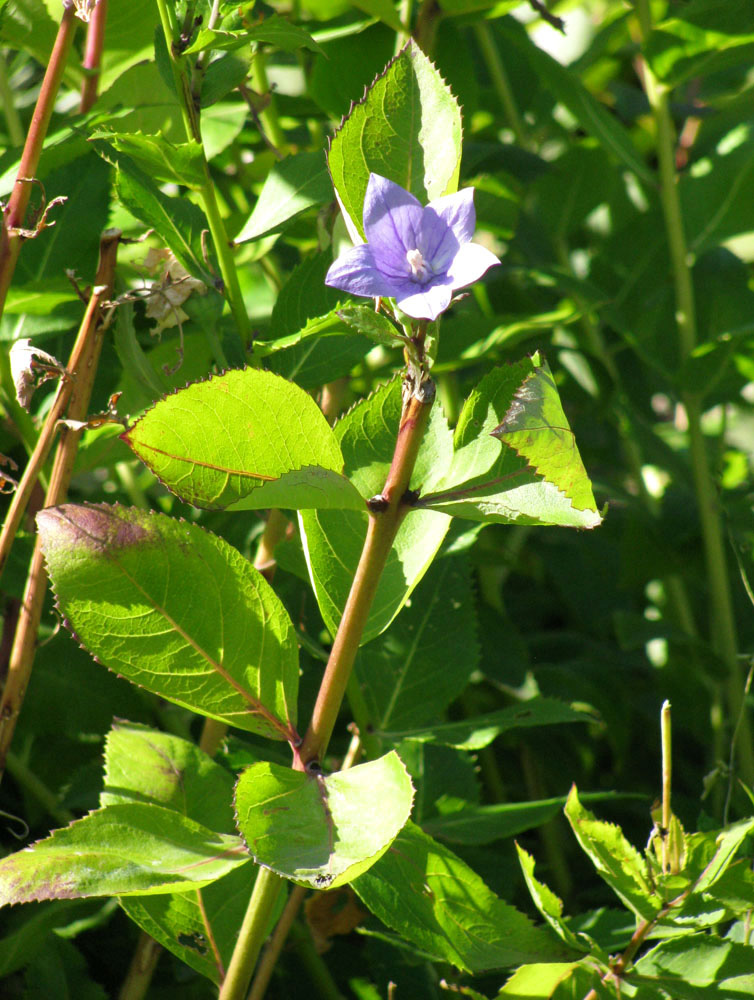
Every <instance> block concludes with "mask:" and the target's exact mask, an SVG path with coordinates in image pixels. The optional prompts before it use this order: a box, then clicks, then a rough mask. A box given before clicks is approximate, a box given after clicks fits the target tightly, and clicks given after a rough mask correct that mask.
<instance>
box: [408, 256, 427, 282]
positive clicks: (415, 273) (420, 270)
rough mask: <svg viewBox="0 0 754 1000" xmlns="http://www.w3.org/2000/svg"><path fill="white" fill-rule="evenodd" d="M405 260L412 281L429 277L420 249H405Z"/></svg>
mask: <svg viewBox="0 0 754 1000" xmlns="http://www.w3.org/2000/svg"><path fill="white" fill-rule="evenodd" d="M406 260H407V261H408V266H409V267H410V268H411V277H412V278H413V279H414V281H426V280H427V278H428V277H429V271H428V270H427V267H426V265H425V263H424V258H423V257H422V253H421V250H407V251H406Z"/></svg>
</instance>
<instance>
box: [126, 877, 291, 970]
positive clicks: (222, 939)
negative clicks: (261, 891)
mask: <svg viewBox="0 0 754 1000" xmlns="http://www.w3.org/2000/svg"><path fill="white" fill-rule="evenodd" d="M258 871H259V869H258V868H257V867H256V866H253V865H242V866H241V867H239V868H236V869H235V870H234V871H232V872H229V873H228V874H227V875H225V876H223V878H220V879H217V881H215V882H213V883H212V884H211V885H206V886H204V887H203V888H201V889H196V890H190V891H187V892H170V893H160V894H159V895H151V896H121V897H120V905H121V907H122V908H123V909H124V910H125V911H126V913H127V914H128V915H129V917H130V918H131V919H132V920H134V921H136V923H137V924H138V925H139V927H141V929H142V930H144V931H146V932H147V934H149V935H150V937H153V938H154V939H155V941H157V942H159V943H160V944H161V945H162V946H163V947H164V948H167V949H168V950H169V951H171V952H172V953H173V954H174V955H177V956H178V958H179V959H181V961H182V962H185V963H186V965H188V966H189V967H190V968H192V969H195V970H196V971H197V972H199V973H201V975H203V976H206V977H207V978H208V979H211V980H212V981H213V982H215V983H220V982H222V980H223V978H224V975H225V970H226V969H227V968H228V964H229V963H230V960H231V956H232V955H233V949H234V947H235V945H236V942H237V940H238V928H239V927H240V926H241V923H242V921H243V917H244V914H245V912H246V910H247V909H248V906H249V896H250V895H251V890H252V888H253V885H254V878H255V876H256V873H257V872H258ZM276 916H277V912H276ZM270 929H271V928H270Z"/></svg>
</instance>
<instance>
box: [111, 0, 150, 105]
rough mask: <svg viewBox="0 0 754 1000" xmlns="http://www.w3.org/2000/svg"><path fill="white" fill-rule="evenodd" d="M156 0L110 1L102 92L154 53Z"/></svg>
mask: <svg viewBox="0 0 754 1000" xmlns="http://www.w3.org/2000/svg"><path fill="white" fill-rule="evenodd" d="M154 24H155V16H154V3H153V0H108V5H107V44H105V45H103V47H102V68H101V71H100V90H101V91H102V92H104V91H105V90H107V89H108V88H109V87H110V86H111V85H112V84H113V83H114V82H115V81H116V80H117V79H118V77H120V76H121V75H122V74H123V73H125V72H126V71H127V70H129V69H130V68H131V67H132V66H136V65H137V63H141V62H144V61H145V60H147V59H151V58H152V56H153V54H154Z"/></svg>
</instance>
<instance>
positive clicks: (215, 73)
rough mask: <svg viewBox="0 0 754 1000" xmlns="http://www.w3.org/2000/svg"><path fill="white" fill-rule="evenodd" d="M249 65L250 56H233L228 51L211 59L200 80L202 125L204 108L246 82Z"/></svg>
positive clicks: (215, 102)
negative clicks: (218, 57) (219, 56)
mask: <svg viewBox="0 0 754 1000" xmlns="http://www.w3.org/2000/svg"><path fill="white" fill-rule="evenodd" d="M250 66H251V56H250V55H246V54H244V55H243V56H234V55H231V54H230V53H228V54H227V55H224V56H222V57H221V58H220V59H213V61H212V62H211V63H210V64H209V66H208V67H207V72H206V73H205V74H204V79H203V80H202V96H201V101H202V127H203V126H204V109H205V108H210V107H212V105H213V104H217V102H218V101H221V100H222V99H223V97H226V96H227V95H228V94H230V93H231V91H233V90H235V89H236V87H239V86H241V84H242V83H245V82H246V78H247V77H248V75H249V69H250Z"/></svg>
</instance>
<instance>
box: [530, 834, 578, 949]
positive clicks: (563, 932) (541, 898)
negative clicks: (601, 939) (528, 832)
mask: <svg viewBox="0 0 754 1000" xmlns="http://www.w3.org/2000/svg"><path fill="white" fill-rule="evenodd" d="M516 852H517V854H518V861H519V864H520V865H521V871H522V872H523V874H524V881H525V882H526V887H527V889H528V890H529V894H530V895H531V898H532V899H533V901H534V905H535V906H536V908H537V909H538V910H539V912H540V913H541V914H542V916H543V917H544V919H545V920H546V921H547V923H548V924H549V925H550V927H552V929H553V930H554V931H555V933H556V934H557V935H558V937H559V938H561V939H562V940H563V941H565V943H566V944H567V945H568V946H569V947H570V948H573V949H574V950H575V951H588V950H589V946H588V945H587V944H586V943H585V942H584V941H583V940H579V938H577V937H576V935H575V934H574V933H573V931H572V930H571V929H570V927H569V926H568V925H567V924H566V923H565V921H564V920H563V901H562V900H561V899H559V898H558V897H557V896H556V895H555V893H554V892H553V891H552V890H551V889H550V888H548V886H546V885H545V884H544V882H540V881H538V880H537V879H536V878H534V858H533V857H532V856H531V855H530V854H528V853H527V852H526V851H525V850H524V849H523V847H520V846H519V845H518V844H516Z"/></svg>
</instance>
